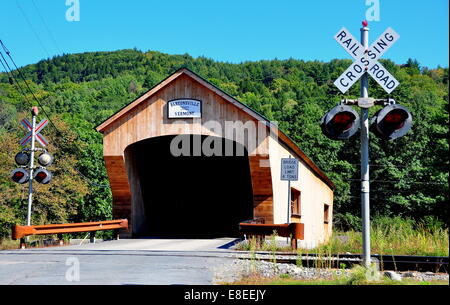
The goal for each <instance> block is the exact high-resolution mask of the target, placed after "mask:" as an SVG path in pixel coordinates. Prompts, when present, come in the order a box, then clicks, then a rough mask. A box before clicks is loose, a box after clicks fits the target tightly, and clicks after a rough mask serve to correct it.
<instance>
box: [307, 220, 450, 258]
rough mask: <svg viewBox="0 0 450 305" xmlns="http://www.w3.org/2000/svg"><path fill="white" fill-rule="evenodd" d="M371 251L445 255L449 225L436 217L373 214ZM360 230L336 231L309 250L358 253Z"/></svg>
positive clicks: (447, 253)
mask: <svg viewBox="0 0 450 305" xmlns="http://www.w3.org/2000/svg"><path fill="white" fill-rule="evenodd" d="M370 247H371V252H372V253H375V254H380V255H425V256H448V255H449V240H448V229H443V225H442V223H441V222H440V221H439V220H438V219H437V218H431V217H427V218H426V219H424V220H423V221H422V222H417V221H414V220H413V219H411V218H406V219H403V218H400V217H398V216H397V217H386V216H383V217H376V218H375V219H373V221H372V224H371V230H370ZM361 249H362V235H361V232H357V231H353V230H351V231H347V232H335V233H334V235H333V237H332V238H331V239H330V240H329V241H328V242H327V243H325V244H323V245H321V246H319V247H318V248H317V249H312V250H310V251H312V252H315V251H316V252H320V251H322V252H330V253H335V254H338V253H347V252H350V253H361Z"/></svg>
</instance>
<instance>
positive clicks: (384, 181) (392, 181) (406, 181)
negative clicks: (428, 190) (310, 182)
mask: <svg viewBox="0 0 450 305" xmlns="http://www.w3.org/2000/svg"><path fill="white" fill-rule="evenodd" d="M348 180H350V181H361V179H348ZM370 182H380V183H401V182H405V183H411V184H430V185H435V184H441V185H442V184H448V183H445V182H427V181H408V180H404V181H401V180H398V181H394V180H370Z"/></svg>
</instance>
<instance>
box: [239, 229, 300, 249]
mask: <svg viewBox="0 0 450 305" xmlns="http://www.w3.org/2000/svg"><path fill="white" fill-rule="evenodd" d="M274 231H275V232H276V233H277V234H278V236H282V237H290V238H291V246H292V249H294V250H295V249H297V239H301V240H302V239H304V224H303V223H289V224H287V223H285V224H256V223H246V222H241V223H240V224H239V232H240V233H241V234H246V235H250V236H257V237H263V236H266V235H272V234H273V233H274Z"/></svg>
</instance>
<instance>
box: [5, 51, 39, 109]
mask: <svg viewBox="0 0 450 305" xmlns="http://www.w3.org/2000/svg"><path fill="white" fill-rule="evenodd" d="M0 55H1V57H2V59H1V60H0V62H1V63H2V66H3V69H4V70H5V72H6V75H8V78H9V82H10V83H11V85H13V86H14V88H16V90H17V91H18V92H19V93H21V94H22V95H23V97H24V99H25V101H26V102H27V103H28V105H30V107H33V105H32V104H31V102H30V101H29V100H28V98H27V96H26V94H25V92H24V90H23V89H22V86H21V85H20V83H19V82H18V81H17V79H16V78H15V77H14V75H13V73H12V71H11V69H10V67H9V65H8V62H7V61H6V59H5V57H4V56H3V53H2V52H1V50H0ZM3 61H4V62H5V63H3ZM5 64H6V66H5Z"/></svg>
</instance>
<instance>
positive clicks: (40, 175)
mask: <svg viewBox="0 0 450 305" xmlns="http://www.w3.org/2000/svg"><path fill="white" fill-rule="evenodd" d="M46 177H47V174H46V173H44V172H39V173H37V175H36V180H38V181H42V180H44V179H45V178H46Z"/></svg>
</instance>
